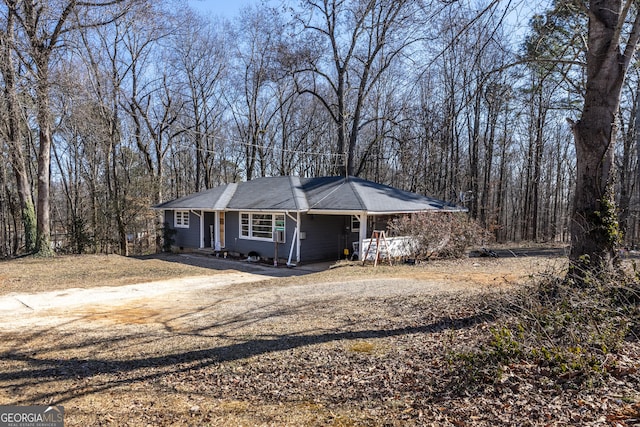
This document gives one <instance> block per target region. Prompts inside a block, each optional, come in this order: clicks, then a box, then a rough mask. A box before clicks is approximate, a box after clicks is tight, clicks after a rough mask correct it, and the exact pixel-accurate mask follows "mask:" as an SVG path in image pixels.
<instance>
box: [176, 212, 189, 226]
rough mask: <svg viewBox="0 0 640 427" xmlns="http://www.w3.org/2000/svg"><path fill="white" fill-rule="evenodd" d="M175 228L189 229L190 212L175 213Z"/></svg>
mask: <svg viewBox="0 0 640 427" xmlns="http://www.w3.org/2000/svg"><path fill="white" fill-rule="evenodd" d="M174 226H175V227H176V228H189V211H175V221H174Z"/></svg>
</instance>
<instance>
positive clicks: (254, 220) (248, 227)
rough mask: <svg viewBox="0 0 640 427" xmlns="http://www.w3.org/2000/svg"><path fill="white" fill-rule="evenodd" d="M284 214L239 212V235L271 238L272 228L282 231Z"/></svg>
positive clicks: (248, 237) (249, 237)
mask: <svg viewBox="0 0 640 427" xmlns="http://www.w3.org/2000/svg"><path fill="white" fill-rule="evenodd" d="M284 224H285V219H284V214H270V213H244V212H243V213H241V214H240V237H241V238H244V239H250V240H267V241H272V240H273V229H274V228H276V229H278V230H282V231H284Z"/></svg>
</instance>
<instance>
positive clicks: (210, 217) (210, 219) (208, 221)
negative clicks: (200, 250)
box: [204, 212, 216, 248]
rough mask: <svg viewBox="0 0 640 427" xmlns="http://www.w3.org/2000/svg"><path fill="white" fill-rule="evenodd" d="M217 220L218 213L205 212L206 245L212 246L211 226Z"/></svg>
mask: <svg viewBox="0 0 640 427" xmlns="http://www.w3.org/2000/svg"><path fill="white" fill-rule="evenodd" d="M215 222H216V213H215V212H205V213H204V247H205V248H211V247H213V245H211V226H212V225H214V224H215Z"/></svg>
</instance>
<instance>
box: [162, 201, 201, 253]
mask: <svg viewBox="0 0 640 427" xmlns="http://www.w3.org/2000/svg"><path fill="white" fill-rule="evenodd" d="M164 220H165V222H166V223H167V224H169V228H172V229H174V230H176V231H177V233H176V234H175V235H174V236H173V240H174V246H177V247H179V248H199V247H200V242H199V240H200V218H198V216H197V215H195V214H194V213H193V212H189V228H176V226H175V215H174V211H172V210H170V211H165V213H164Z"/></svg>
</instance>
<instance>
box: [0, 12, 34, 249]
mask: <svg viewBox="0 0 640 427" xmlns="http://www.w3.org/2000/svg"><path fill="white" fill-rule="evenodd" d="M0 43H1V46H2V53H1V54H2V61H1V62H2V65H1V66H2V77H3V79H4V101H5V105H6V110H7V125H8V129H7V132H8V135H7V139H8V145H9V152H10V155H11V166H12V169H13V173H14V176H15V178H16V185H17V187H18V200H19V202H20V211H21V218H22V226H23V228H24V240H25V252H27V253H31V252H33V251H34V250H35V249H36V212H35V207H34V205H33V195H32V193H31V186H30V185H29V178H28V176H27V167H26V163H25V158H24V153H23V148H22V144H21V140H22V137H21V132H20V112H19V110H18V96H17V92H16V75H15V64H14V61H13V53H12V49H13V44H14V15H13V12H12V9H9V11H8V15H7V29H6V32H5V33H4V34H2V36H1V39H0Z"/></svg>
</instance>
